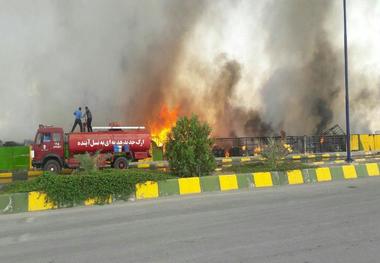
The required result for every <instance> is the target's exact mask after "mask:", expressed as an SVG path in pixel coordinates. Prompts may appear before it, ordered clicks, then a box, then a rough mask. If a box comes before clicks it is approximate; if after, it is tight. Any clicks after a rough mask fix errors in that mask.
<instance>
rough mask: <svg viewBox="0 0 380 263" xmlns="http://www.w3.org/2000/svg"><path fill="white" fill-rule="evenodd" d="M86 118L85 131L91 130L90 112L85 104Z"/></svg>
mask: <svg viewBox="0 0 380 263" xmlns="http://www.w3.org/2000/svg"><path fill="white" fill-rule="evenodd" d="M85 109H86V119H87V131H88V132H92V114H91V111H90V109H89V108H88V107H87V106H86V107H85Z"/></svg>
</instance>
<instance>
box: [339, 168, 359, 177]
mask: <svg viewBox="0 0 380 263" xmlns="http://www.w3.org/2000/svg"><path fill="white" fill-rule="evenodd" d="M342 169H343V176H344V178H345V179H356V178H357V177H358V175H357V174H356V170H355V166H353V165H343V166H342Z"/></svg>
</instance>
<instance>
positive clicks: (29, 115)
mask: <svg viewBox="0 0 380 263" xmlns="http://www.w3.org/2000/svg"><path fill="white" fill-rule="evenodd" d="M0 6H1V8H0V35H1V37H2V41H1V42H0V57H1V60H0V94H1V111H0V138H2V139H16V140H21V139H24V138H31V137H32V136H33V134H34V132H35V129H36V128H37V125H38V124H39V123H44V124H53V125H57V126H61V127H64V128H65V130H69V129H70V128H71V125H72V121H73V111H74V110H75V109H76V108H77V107H78V106H82V108H83V107H84V106H85V105H88V106H89V107H90V109H92V112H93V115H94V122H95V123H94V124H95V125H107V124H108V122H110V121H120V120H122V121H125V122H127V123H129V124H131V125H133V124H139V125H141V124H145V123H146V120H147V119H148V118H151V117H152V114H151V113H152V112H154V111H156V110H157V107H158V106H159V102H160V101H161V100H162V96H163V94H162V93H163V91H164V89H166V88H169V87H168V86H167V85H168V83H169V80H170V79H171V77H172V74H174V73H173V67H174V66H175V60H176V58H177V53H178V50H179V48H180V46H181V43H182V41H183V39H184V36H186V34H188V32H189V31H190V30H191V28H192V25H193V24H194V23H195V21H196V19H197V17H198V16H199V15H200V14H201V13H202V9H203V8H204V4H203V2H202V1H191V2H190V1H175V0H171V1H154V0H144V1H140V0H139V1H121V0H120V1H119V0H117V1H102V0H95V1H78V0H69V1H58V0H56V1H47V0H46V1H45V0H37V1H32V2H28V1H22V0H15V1H1V3H0Z"/></svg>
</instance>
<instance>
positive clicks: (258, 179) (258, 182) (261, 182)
mask: <svg viewBox="0 0 380 263" xmlns="http://www.w3.org/2000/svg"><path fill="white" fill-rule="evenodd" d="M252 176H253V182H254V183H255V187H259V188H260V187H271V186H273V181H272V174H271V173H269V172H262V173H253V174H252Z"/></svg>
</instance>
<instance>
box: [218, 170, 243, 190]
mask: <svg viewBox="0 0 380 263" xmlns="http://www.w3.org/2000/svg"><path fill="white" fill-rule="evenodd" d="M219 184H220V190H221V191H229V190H237V189H239V187H238V183H237V178H236V175H234V174H231V175H220V176H219Z"/></svg>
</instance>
